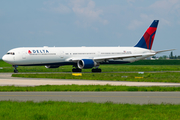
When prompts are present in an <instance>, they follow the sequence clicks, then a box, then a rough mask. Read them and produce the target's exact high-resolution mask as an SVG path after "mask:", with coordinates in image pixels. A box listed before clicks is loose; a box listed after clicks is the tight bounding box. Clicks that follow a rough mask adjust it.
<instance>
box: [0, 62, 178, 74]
mask: <svg viewBox="0 0 180 120" xmlns="http://www.w3.org/2000/svg"><path fill="white" fill-rule="evenodd" d="M0 67H1V68H3V69H0V72H13V70H14V69H13V67H12V65H10V64H7V63H5V62H3V61H2V60H0ZM100 68H101V69H102V72H121V71H124V72H127V71H180V60H141V61H137V62H134V63H130V64H120V65H119V64H116V65H100ZM18 70H19V72H71V71H72V66H71V65H66V66H60V67H59V68H54V69H47V68H45V67H44V66H19V67H18ZM82 71H83V72H91V69H83V70H82Z"/></svg>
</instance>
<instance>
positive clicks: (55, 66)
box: [45, 65, 59, 68]
mask: <svg viewBox="0 0 180 120" xmlns="http://www.w3.org/2000/svg"><path fill="white" fill-rule="evenodd" d="M45 67H46V68H58V67H59V65H46V66H45Z"/></svg>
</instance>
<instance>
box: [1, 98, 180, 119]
mask: <svg viewBox="0 0 180 120" xmlns="http://www.w3.org/2000/svg"><path fill="white" fill-rule="evenodd" d="M179 112H180V105H172V104H160V105H156V104H148V105H137V104H114V103H111V102H106V103H92V102H84V103H79V102H63V101H62V102H53V101H47V102H39V103H34V102H32V101H27V102H17V101H14V102H12V101H1V102H0V119H1V120H57V119H60V120H99V119H100V120H142V119H143V120H179V119H180V114H179Z"/></svg>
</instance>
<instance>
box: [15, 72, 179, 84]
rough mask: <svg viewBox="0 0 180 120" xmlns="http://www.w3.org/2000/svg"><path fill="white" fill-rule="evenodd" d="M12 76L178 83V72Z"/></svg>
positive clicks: (19, 75)
mask: <svg viewBox="0 0 180 120" xmlns="http://www.w3.org/2000/svg"><path fill="white" fill-rule="evenodd" d="M12 76H13V77H25V78H54V79H83V80H108V81H109V80H110V81H133V82H172V83H180V72H162V73H144V74H139V73H138V72H137V73H82V76H73V75H72V74H71V73H55V74H53V73H52V74H13V75H12Z"/></svg>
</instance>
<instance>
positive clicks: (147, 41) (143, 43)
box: [134, 20, 159, 50]
mask: <svg viewBox="0 0 180 120" xmlns="http://www.w3.org/2000/svg"><path fill="white" fill-rule="evenodd" d="M158 23H159V20H154V21H153V22H152V24H151V25H150V27H149V28H148V29H147V30H146V32H145V33H144V35H143V36H142V38H141V39H140V40H139V42H138V43H137V44H136V45H135V46H134V47H140V48H146V49H150V50H151V48H152V44H153V41H154V37H155V34H156V30H157V26H158Z"/></svg>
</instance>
